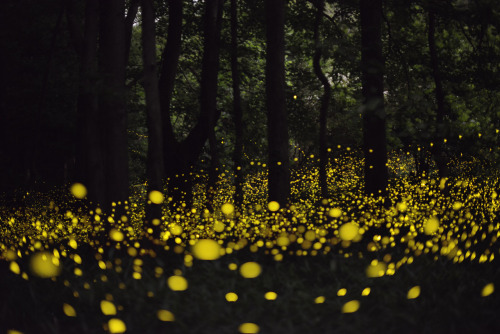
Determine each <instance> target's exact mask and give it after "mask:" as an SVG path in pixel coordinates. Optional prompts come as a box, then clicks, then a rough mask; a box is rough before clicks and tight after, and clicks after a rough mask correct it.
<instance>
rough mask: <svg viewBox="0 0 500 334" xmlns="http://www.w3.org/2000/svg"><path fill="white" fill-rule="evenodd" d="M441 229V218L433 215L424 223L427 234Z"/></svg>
mask: <svg viewBox="0 0 500 334" xmlns="http://www.w3.org/2000/svg"><path fill="white" fill-rule="evenodd" d="M438 229H439V219H437V218H436V217H431V218H429V219H427V221H426V222H425V223H424V232H425V234H432V233H434V232H436V231H437V230H438Z"/></svg>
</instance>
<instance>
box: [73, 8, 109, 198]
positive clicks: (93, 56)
mask: <svg viewBox="0 0 500 334" xmlns="http://www.w3.org/2000/svg"><path fill="white" fill-rule="evenodd" d="M71 5H72V2H71V1H70V2H69V3H68V8H67V10H68V12H67V20H68V25H69V30H70V34H71V36H72V40H73V43H74V45H75V49H76V51H77V53H78V55H79V57H80V78H79V92H78V103H77V124H78V139H77V158H76V160H77V161H76V166H77V171H76V173H77V175H76V181H77V182H81V183H83V184H84V185H85V186H86V187H87V191H88V195H87V198H88V200H89V201H90V202H91V203H92V205H97V206H103V205H104V203H105V201H106V196H105V194H106V187H105V182H104V180H105V177H104V152H103V149H102V148H103V136H102V133H103V131H104V130H105V128H104V127H103V126H102V123H103V121H104V118H103V117H102V115H100V113H99V105H98V91H97V83H98V82H97V76H98V74H97V73H98V70H97V45H98V35H99V1H98V0H87V1H86V6H85V26H84V30H83V36H82V34H81V32H80V29H81V27H80V26H79V25H78V23H77V19H76V18H75V13H74V11H73V10H74V9H73V7H72V6H71Z"/></svg>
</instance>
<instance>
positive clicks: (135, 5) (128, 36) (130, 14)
mask: <svg viewBox="0 0 500 334" xmlns="http://www.w3.org/2000/svg"><path fill="white" fill-rule="evenodd" d="M139 2H140V0H130V3H129V7H128V9H127V17H126V18H125V63H126V64H128V59H129V56H130V46H131V43H132V30H133V28H134V21H135V18H136V16H137V11H138V10H139Z"/></svg>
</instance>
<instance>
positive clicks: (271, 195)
mask: <svg viewBox="0 0 500 334" xmlns="http://www.w3.org/2000/svg"><path fill="white" fill-rule="evenodd" d="M265 9H266V14H265V16H266V69H265V75H266V108H267V137H268V168H269V176H268V181H269V182H268V183H269V192H268V199H269V201H277V202H278V203H279V204H280V205H281V206H284V205H286V204H287V203H288V198H289V196H290V170H289V165H290V163H289V157H288V123H287V113H286V107H285V1H284V0H273V1H269V0H268V1H265Z"/></svg>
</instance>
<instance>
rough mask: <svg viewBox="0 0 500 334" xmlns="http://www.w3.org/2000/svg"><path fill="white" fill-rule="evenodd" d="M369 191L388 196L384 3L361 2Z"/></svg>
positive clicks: (364, 117) (364, 110) (365, 147)
mask: <svg viewBox="0 0 500 334" xmlns="http://www.w3.org/2000/svg"><path fill="white" fill-rule="evenodd" d="M359 5H360V26H361V77H362V86H363V88H362V93H363V107H362V108H363V153H364V156H365V167H364V170H365V192H366V193H367V194H368V195H370V194H372V195H380V196H385V195H387V183H388V171H387V147H386V129H385V111H384V59H383V55H382V35H381V21H382V0H360V2H359Z"/></svg>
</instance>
